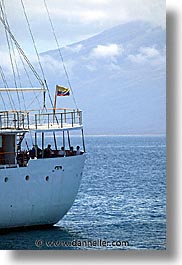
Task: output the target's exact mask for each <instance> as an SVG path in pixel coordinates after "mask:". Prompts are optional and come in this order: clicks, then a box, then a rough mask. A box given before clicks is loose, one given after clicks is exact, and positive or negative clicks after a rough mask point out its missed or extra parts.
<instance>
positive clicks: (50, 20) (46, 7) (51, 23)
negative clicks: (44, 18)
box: [44, 0, 78, 109]
mask: <svg viewBox="0 0 182 265" xmlns="http://www.w3.org/2000/svg"><path fill="white" fill-rule="evenodd" d="M44 5H45V9H46V11H47V14H48V18H49V22H50V25H51V29H52V33H53V35H54V38H55V41H56V44H57V48H58V51H59V55H60V58H61V61H62V65H63V69H64V72H65V75H66V78H67V82H68V85H69V87H70V89H71V92H72V95H73V100H74V103H75V106H76V108H77V109H78V106H77V103H76V99H75V96H74V93H73V89H72V86H71V82H70V79H69V76H68V71H67V69H66V65H65V63H64V59H63V55H62V52H61V48H60V45H59V42H58V39H57V37H56V32H55V29H54V25H53V22H52V19H51V16H50V12H49V10H48V6H47V3H46V0H44Z"/></svg>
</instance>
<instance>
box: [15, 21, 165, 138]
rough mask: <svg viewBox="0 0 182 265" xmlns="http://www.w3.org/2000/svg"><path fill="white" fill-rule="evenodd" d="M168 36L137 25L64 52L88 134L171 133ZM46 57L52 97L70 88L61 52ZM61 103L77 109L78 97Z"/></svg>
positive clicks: (114, 30) (143, 25) (51, 53)
mask: <svg viewBox="0 0 182 265" xmlns="http://www.w3.org/2000/svg"><path fill="white" fill-rule="evenodd" d="M60 30H61V26H60ZM165 34H166V33H165V30H163V29H162V28H159V27H153V26H151V25H150V24H148V23H144V22H141V21H135V22H131V23H128V24H122V25H118V26H117V27H114V28H111V29H109V30H106V31H104V32H102V33H100V34H98V35H96V36H93V37H91V38H89V39H87V40H84V41H80V42H78V43H75V44H72V45H69V46H67V47H64V48H62V54H63V57H64V61H65V65H66V67H67V70H68V73H69V77H70V81H71V84H72V87H73V91H74V95H75V98H76V100H77V103H78V107H79V108H81V109H82V110H83V111H84V116H83V117H84V125H85V132H86V133H87V134H161V133H165V126H166V124H165V120H166V118H165V116H166V112H165V110H166V107H165V105H166V67H165V59H166V58H165V52H166V51H165V50H166V41H165ZM41 59H42V62H43V66H44V70H45V73H46V79H47V82H48V84H49V87H50V91H51V93H52V94H53V93H54V90H55V85H56V84H60V85H63V86H68V84H67V81H66V76H65V74H64V71H63V67H62V64H61V60H60V56H59V52H58V50H51V51H47V52H45V53H43V54H41ZM24 79H25V78H24ZM22 83H23V81H22ZM26 84H27V81H26V80H24V83H23V85H26ZM11 85H12V84H11ZM26 99H27V100H29V101H30V98H29V97H28V96H27V97H26ZM40 100H42V98H40ZM35 103H36V101H35ZM58 104H59V106H60V107H69V106H70V107H72V106H74V105H73V100H72V97H64V98H62V97H60V98H59V99H58Z"/></svg>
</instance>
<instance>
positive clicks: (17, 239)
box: [0, 136, 166, 250]
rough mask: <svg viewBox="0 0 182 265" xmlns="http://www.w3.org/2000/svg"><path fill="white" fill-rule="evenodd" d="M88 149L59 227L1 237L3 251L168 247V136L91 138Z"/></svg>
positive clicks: (4, 234)
mask: <svg viewBox="0 0 182 265" xmlns="http://www.w3.org/2000/svg"><path fill="white" fill-rule="evenodd" d="M74 142H75V145H76V137H74V139H73V143H72V144H73V145H74ZM86 147H87V160H86V163H85V168H84V175H83V179H82V183H81V186H80V190H79V193H78V195H77V198H76V200H75V203H74V205H73V207H72V208H71V209H70V211H69V212H68V213H67V215H66V216H65V217H64V218H63V219H62V220H61V221H60V222H59V223H58V226H56V227H52V228H49V229H37V230H32V229H31V230H30V229H29V230H25V231H16V232H15V231H14V232H12V231H11V232H6V233H3V234H0V249H54V250H55V249H68V250H69V249H159V250H163V249H166V138H165V137H143V136H137V137H133V136H114V137H112V136H107V137H106V136H92V137H91V136H90V137H89V136H87V137H86Z"/></svg>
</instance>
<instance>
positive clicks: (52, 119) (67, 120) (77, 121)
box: [35, 109, 82, 129]
mask: <svg viewBox="0 0 182 265" xmlns="http://www.w3.org/2000/svg"><path fill="white" fill-rule="evenodd" d="M43 125H44V126H46V128H47V129H50V128H52V126H54V125H57V126H59V127H60V128H64V127H66V126H68V125H69V126H71V127H74V126H77V125H82V111H80V110H71V111H70V110H66V109H64V110H62V111H60V112H54V111H53V112H52V113H39V114H35V128H36V129H38V127H39V126H43Z"/></svg>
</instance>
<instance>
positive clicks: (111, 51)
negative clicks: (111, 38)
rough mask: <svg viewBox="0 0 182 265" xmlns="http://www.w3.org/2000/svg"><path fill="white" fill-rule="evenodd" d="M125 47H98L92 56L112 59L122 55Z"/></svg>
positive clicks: (110, 45) (109, 45)
mask: <svg viewBox="0 0 182 265" xmlns="http://www.w3.org/2000/svg"><path fill="white" fill-rule="evenodd" d="M122 52H123V47H122V46H121V45H117V44H108V45H98V46H97V47H96V48H94V49H93V50H92V52H91V56H92V57H95V58H111V59H114V58H115V57H116V56H118V55H121V54H122Z"/></svg>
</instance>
